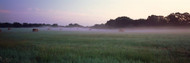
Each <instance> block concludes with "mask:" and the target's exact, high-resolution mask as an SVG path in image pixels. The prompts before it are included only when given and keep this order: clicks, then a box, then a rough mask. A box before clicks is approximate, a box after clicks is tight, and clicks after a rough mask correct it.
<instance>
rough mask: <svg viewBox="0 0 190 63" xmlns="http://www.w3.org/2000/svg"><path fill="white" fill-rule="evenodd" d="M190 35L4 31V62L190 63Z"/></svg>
mask: <svg viewBox="0 0 190 63" xmlns="http://www.w3.org/2000/svg"><path fill="white" fill-rule="evenodd" d="M189 37H190V34H189V33H188V32H187V33H114V32H109V33H106V32H93V31H91V32H77V31H40V32H30V31H28V30H27V31H21V30H19V32H10V31H9V32H1V33H0V63H189V62H190V39H189Z"/></svg>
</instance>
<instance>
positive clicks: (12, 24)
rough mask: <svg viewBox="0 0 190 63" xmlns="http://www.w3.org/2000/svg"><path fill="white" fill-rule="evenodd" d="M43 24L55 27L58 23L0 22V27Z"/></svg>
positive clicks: (39, 25) (37, 25) (40, 25)
mask: <svg viewBox="0 0 190 63" xmlns="http://www.w3.org/2000/svg"><path fill="white" fill-rule="evenodd" d="M43 26H53V27H57V26H58V24H44V23H43V24H41V23H19V22H14V23H0V27H43Z"/></svg>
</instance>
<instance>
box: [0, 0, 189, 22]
mask: <svg viewBox="0 0 190 63" xmlns="http://www.w3.org/2000/svg"><path fill="white" fill-rule="evenodd" d="M189 6H190V0H0V22H21V23H23V22H27V23H49V24H52V23H58V24H59V25H67V24H69V23H79V24H81V25H85V26H91V25H94V24H101V23H106V21H107V20H109V19H115V18H117V17H119V16H128V17H130V18H132V19H139V18H147V17H148V16H149V15H151V14H155V15H164V16H166V15H168V14H170V13H173V12H181V13H183V12H190V7H189Z"/></svg>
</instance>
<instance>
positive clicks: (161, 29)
mask: <svg viewBox="0 0 190 63" xmlns="http://www.w3.org/2000/svg"><path fill="white" fill-rule="evenodd" d="M0 29H1V32H23V31H25V32H26V31H29V32H31V31H32V29H38V30H39V32H41V31H79V32H118V33H172V32H180V33H182V32H190V28H182V27H181V28H174V27H155V28H153V27H152V28H146V27H144V28H143V27H141V28H119V29H93V28H78V27H75V28H65V27H38V28H11V30H8V28H0Z"/></svg>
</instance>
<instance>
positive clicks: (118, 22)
mask: <svg viewBox="0 0 190 63" xmlns="http://www.w3.org/2000/svg"><path fill="white" fill-rule="evenodd" d="M139 26H190V14H189V13H187V12H185V13H179V12H177V13H171V14H169V15H168V16H166V17H164V16H157V15H151V16H148V18H147V19H137V20H134V19H131V18H129V17H126V16H122V17H118V18H116V19H110V20H108V21H107V22H106V23H105V24H96V25H94V26H93V27H95V28H99V27H114V28H121V27H139Z"/></svg>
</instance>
